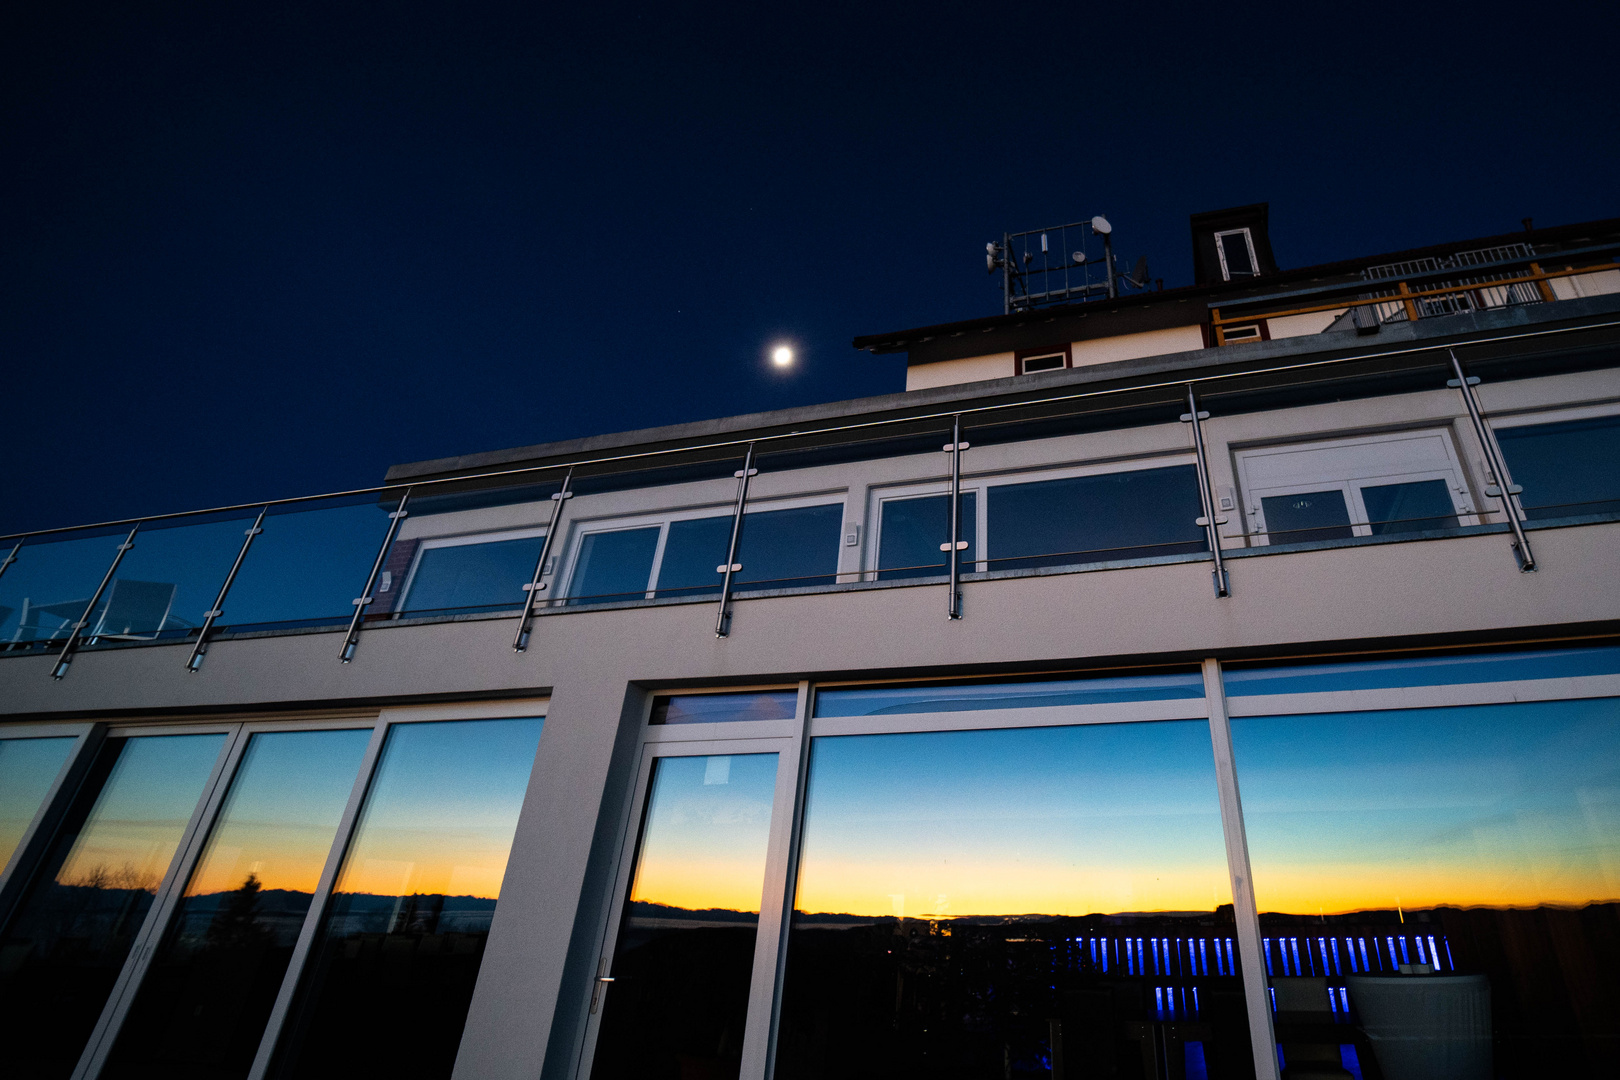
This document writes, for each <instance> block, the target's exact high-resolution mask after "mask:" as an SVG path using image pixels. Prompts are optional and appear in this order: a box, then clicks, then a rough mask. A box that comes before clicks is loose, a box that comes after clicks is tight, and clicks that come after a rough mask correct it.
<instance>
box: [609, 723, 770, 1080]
mask: <svg viewBox="0 0 1620 1080" xmlns="http://www.w3.org/2000/svg"><path fill="white" fill-rule="evenodd" d="M801 696H802V695H799V694H796V693H794V692H792V691H787V692H781V691H777V692H765V693H760V694H730V695H687V696H682V697H676V698H673V699H669V698H664V699H660V700H659V701H658V702H657V704H656V706H655V707H654V708H652V710H651V711H650V714H649V723H648V726H647V728H646V731H645V736H644V740H643V744H642V747H641V764H640V769H639V773H638V778H637V784H636V790H635V793H634V798H633V804H632V805H633V815H632V816H631V817H630V818H629V819H628V820H627V826H628V827H627V829H626V834H625V836H626V842H625V845H624V850H623V853H622V855H621V858H620V865H619V868H618V873H617V883H616V885H615V892H614V906H613V910H612V912H611V915H610V919H609V921H608V925H607V929H606V931H605V933H604V936H603V948H602V952H601V957H600V960H599V962H598V965H597V978H596V981H595V982H594V983H593V985H592V994H591V1002H590V1011H589V1017H588V1022H587V1031H586V1042H585V1045H584V1050H583V1054H582V1060H581V1075H582V1076H590V1077H592V1078H593V1080H737V1078H738V1077H740V1076H757V1075H759V1074H760V1073H761V1071H762V1070H763V1069H764V1066H765V1062H766V1060H767V1057H768V1037H769V1029H770V1019H771V1017H770V1005H771V1001H772V994H771V991H772V987H773V986H774V985H775V982H776V971H777V964H778V959H779V947H780V940H781V926H782V915H783V909H782V904H781V895H782V892H781V890H782V882H783V880H784V879H785V877H786V867H785V853H786V849H787V846H788V840H789V833H790V830H791V827H792V819H793V799H794V793H795V789H796V787H797V780H798V767H797V760H798V746H799V740H798V739H796V738H794V737H793V735H792V733H793V732H794V731H795V729H796V728H802V721H801V719H800V714H799V710H798V708H796V703H797V702H798V701H799V700H800V698H801Z"/></svg>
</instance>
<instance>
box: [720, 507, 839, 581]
mask: <svg viewBox="0 0 1620 1080" xmlns="http://www.w3.org/2000/svg"><path fill="white" fill-rule="evenodd" d="M843 527H844V504H843V503H829V504H827V505H825V506H800V507H797V508H795V509H792V510H764V511H760V512H757V513H756V512H752V511H751V512H749V513H748V514H747V515H746V516H744V518H743V527H742V539H741V542H740V543H739V544H738V545H737V561H738V562H740V563H742V564H743V568H742V572H741V573H739V574H738V575H737V577H736V582H735V583H736V584H737V586H738V587H745V586H754V587H756V588H761V589H792V588H804V587H806V586H810V585H831V584H832V583H833V582H834V581H836V580H838V545H839V543H840V542H841V541H842V539H843V535H842V534H843ZM724 560H725V552H724V550H722V551H721V553H720V559H718V560H716V562H717V563H718V562H723V561H724Z"/></svg>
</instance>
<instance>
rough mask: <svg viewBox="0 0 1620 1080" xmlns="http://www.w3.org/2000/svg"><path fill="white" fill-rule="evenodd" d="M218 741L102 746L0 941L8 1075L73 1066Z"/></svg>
mask: <svg viewBox="0 0 1620 1080" xmlns="http://www.w3.org/2000/svg"><path fill="white" fill-rule="evenodd" d="M224 742H225V736H224V735H165V736H149V737H145V738H134V739H109V740H107V742H106V743H105V744H103V746H102V748H101V750H100V752H99V753H98V754H97V756H96V762H95V764H94V765H93V766H92V767H91V769H90V774H89V776H88V777H86V779H85V781H84V784H83V786H82V787H81V788H80V793H79V795H78V797H77V799H75V801H74V806H73V808H72V809H71V810H70V811H69V813H68V817H67V820H66V821H64V822H63V823H62V827H61V828H60V829H59V830H58V832H57V835H56V838H55V840H54V841H53V843H52V845H51V850H50V853H49V854H48V855H47V856H46V859H45V863H44V865H43V866H42V867H41V870H40V873H39V876H38V877H37V878H36V879H35V881H34V883H33V885H32V886H31V887H30V889H29V891H28V894H27V896H26V897H25V898H24V899H23V902H22V903H21V905H19V907H18V910H17V913H16V915H15V917H14V918H13V919H12V920H11V924H10V925H9V926H8V927H7V928H6V934H5V937H4V939H0V1041H3V1043H4V1045H5V1047H6V1051H5V1055H6V1069H7V1070H8V1072H9V1073H10V1075H13V1076H24V1077H28V1078H29V1080H55V1078H61V1077H66V1076H69V1075H70V1074H71V1073H72V1072H73V1067H74V1065H75V1064H76V1063H77V1062H78V1059H79V1054H80V1052H81V1051H83V1050H84V1045H85V1042H86V1041H87V1040H88V1039H89V1038H90V1032H91V1030H92V1029H93V1028H94V1027H95V1024H96V1019H97V1018H98V1017H99V1016H100V1015H101V1010H102V1007H103V1006H104V1005H105V1004H106V1003H107V996H108V995H109V994H110V993H111V992H112V988H113V983H114V981H115V980H117V978H118V973H119V971H120V970H121V969H122V968H123V966H124V960H125V959H126V958H127V957H128V956H129V950H130V946H131V945H133V944H134V942H135V935H136V934H137V933H138V932H139V931H140V929H141V923H142V921H143V920H144V919H145V918H146V913H147V911H148V910H149V909H150V908H151V906H152V899H153V897H154V896H155V895H156V893H157V888H158V885H159V884H160V883H161V882H162V880H163V875H164V874H166V873H167V872H168V869H169V863H170V862H171V861H172V860H173V858H174V852H175V849H176V848H177V847H179V845H180V837H181V835H182V834H183V833H184V832H185V828H186V822H187V820H188V819H189V818H190V817H191V814H192V811H193V810H195V809H196V805H197V800H198V798H199V797H200V796H201V795H202V793H203V787H204V785H205V784H206V783H207V782H208V776H209V773H211V772H212V771H213V767H214V761H215V759H216V758H218V757H219V750H220V747H221V746H222V745H223V744H224Z"/></svg>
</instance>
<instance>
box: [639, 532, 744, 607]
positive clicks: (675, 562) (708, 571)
mask: <svg viewBox="0 0 1620 1080" xmlns="http://www.w3.org/2000/svg"><path fill="white" fill-rule="evenodd" d="M730 544H731V515H730V514H726V515H725V516H724V517H710V518H697V519H695V520H690V521H672V522H670V524H669V539H668V540H666V541H664V561H663V563H662V565H660V566H659V568H658V594H657V595H659V596H701V595H703V594H704V593H711V592H712V593H718V592H719V591H720V574H719V573H718V572H717V571H716V569H715V567H717V566H719V565H720V564H721V563H723V562H725V561H726V549H727V547H728V546H729V545H730Z"/></svg>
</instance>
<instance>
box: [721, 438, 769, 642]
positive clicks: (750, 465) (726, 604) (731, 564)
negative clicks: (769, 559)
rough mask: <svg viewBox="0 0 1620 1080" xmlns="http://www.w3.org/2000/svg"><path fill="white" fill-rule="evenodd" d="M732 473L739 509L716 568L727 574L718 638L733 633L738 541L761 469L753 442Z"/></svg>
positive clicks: (723, 590)
mask: <svg viewBox="0 0 1620 1080" xmlns="http://www.w3.org/2000/svg"><path fill="white" fill-rule="evenodd" d="M732 475H733V476H735V477H736V478H737V509H736V510H734V511H733V512H732V515H731V542H730V543H729V544H727V545H726V561H725V562H723V563H721V564H720V565H719V566H717V567H715V568H714V570H715V573H717V574H723V575H725V576H724V577H722V578H721V580H720V614H719V615H718V616H716V617H715V621H714V636H715V637H717V638H722V637H726V636H727V635H729V634H730V633H731V578H732V576H733V575H734V574H736V573H737V572H738V571H740V570H741V569H742V564H741V563H739V562H738V561H737V541H738V540H739V539H740V538H741V537H742V522H743V512H744V510H745V509H746V508H747V506H748V481H749V480H750V479H751V478H752V477H755V476H757V475H759V470H758V469H756V468H754V444H753V443H749V444H748V452H747V454H745V455H744V456H743V467H742V468H740V469H738V470H737V471H736V472H735V473H733V474H732Z"/></svg>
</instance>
